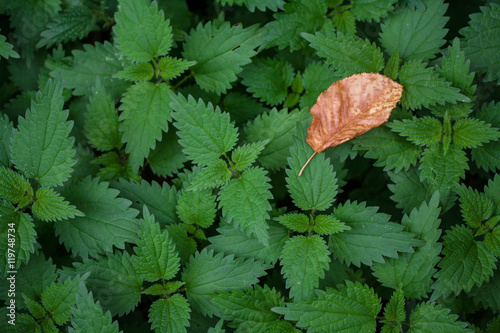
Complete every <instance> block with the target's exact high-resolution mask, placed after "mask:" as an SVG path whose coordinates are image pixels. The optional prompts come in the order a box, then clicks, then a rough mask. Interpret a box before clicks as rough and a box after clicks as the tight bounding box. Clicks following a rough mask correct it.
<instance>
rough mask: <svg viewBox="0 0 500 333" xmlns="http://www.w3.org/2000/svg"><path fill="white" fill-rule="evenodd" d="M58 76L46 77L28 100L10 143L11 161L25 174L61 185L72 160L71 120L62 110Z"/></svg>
mask: <svg viewBox="0 0 500 333" xmlns="http://www.w3.org/2000/svg"><path fill="white" fill-rule="evenodd" d="M62 90H63V87H62V80H61V79H60V78H59V79H57V80H56V81H53V80H50V79H49V80H48V81H47V84H46V85H45V89H44V90H43V91H39V92H38V93H37V94H36V97H35V99H34V100H32V102H31V109H30V110H28V111H27V112H26V115H25V117H24V118H19V123H18V126H17V130H15V131H14V133H13V136H12V142H11V146H10V150H11V156H12V161H13V163H14V165H15V166H16V168H17V169H19V170H21V171H22V172H23V173H24V174H25V175H26V176H27V177H29V178H35V179H36V180H37V181H38V182H39V183H40V184H41V185H42V186H56V185H62V184H63V183H64V182H65V181H66V180H68V178H69V176H70V174H71V172H72V171H73V165H74V164H75V163H76V161H75V159H74V156H75V150H74V149H73V145H74V141H75V140H74V138H72V137H69V133H70V131H71V128H72V127H73V123H72V122H68V121H67V119H68V114H69V112H68V111H67V110H63V104H64V99H63V96H62Z"/></svg>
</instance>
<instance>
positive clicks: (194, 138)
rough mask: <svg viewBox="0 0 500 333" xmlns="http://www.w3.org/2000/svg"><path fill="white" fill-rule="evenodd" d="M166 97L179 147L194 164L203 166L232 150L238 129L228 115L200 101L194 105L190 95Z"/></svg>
mask: <svg viewBox="0 0 500 333" xmlns="http://www.w3.org/2000/svg"><path fill="white" fill-rule="evenodd" d="M169 96H170V99H171V100H172V102H171V103H170V106H171V107H172V108H173V109H174V110H175V112H174V113H173V117H174V119H175V120H176V121H175V122H174V126H175V127H176V128H177V129H178V130H179V131H178V132H177V135H178V136H179V138H180V144H181V145H182V146H183V147H184V150H183V151H184V153H185V154H186V155H187V156H188V157H189V158H190V159H191V160H192V161H193V162H195V163H197V164H202V165H206V164H208V163H209V162H212V161H213V160H216V159H218V158H219V157H220V156H221V155H222V154H224V153H225V152H227V151H230V150H231V149H232V148H233V147H234V145H235V144H236V141H237V139H238V130H237V129H236V128H235V127H234V125H233V123H232V122H231V118H230V117H229V114H228V113H226V112H221V110H220V108H219V107H218V106H216V107H215V109H214V107H213V105H212V103H208V104H207V105H206V104H205V103H203V101H202V100H201V99H200V100H198V102H196V100H195V99H194V98H193V97H192V96H191V95H189V96H188V99H187V100H186V98H185V97H184V96H182V95H181V94H178V95H175V94H174V93H172V92H169Z"/></svg>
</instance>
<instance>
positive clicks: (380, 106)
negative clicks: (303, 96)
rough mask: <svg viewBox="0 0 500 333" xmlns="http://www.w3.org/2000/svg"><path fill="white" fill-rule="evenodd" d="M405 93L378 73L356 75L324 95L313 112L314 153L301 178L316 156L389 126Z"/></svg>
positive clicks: (309, 139)
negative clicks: (393, 110) (390, 116)
mask: <svg viewBox="0 0 500 333" xmlns="http://www.w3.org/2000/svg"><path fill="white" fill-rule="evenodd" d="M402 93H403V86H402V85H400V84H398V83H396V82H394V81H393V80H391V79H390V78H388V77H386V76H384V75H382V74H378V73H361V74H354V75H352V76H350V77H348V78H345V79H342V80H339V81H337V82H335V83H334V84H332V85H331V86H330V87H329V88H328V89H327V90H325V91H324V92H322V93H321V94H320V95H319V97H318V100H317V101H316V104H314V105H313V107H312V108H311V111H310V112H311V113H312V114H313V116H314V117H313V120H312V122H311V125H310V126H309V131H308V135H307V143H309V145H311V147H312V148H313V149H314V153H313V154H312V155H311V157H309V159H308V160H307V162H306V163H305V164H304V166H303V167H302V169H300V172H299V176H300V175H301V174H302V171H303V170H304V168H305V167H306V165H307V164H308V163H309V161H310V160H311V159H312V158H313V156H314V155H315V154H316V153H321V152H322V151H323V150H325V149H326V148H329V147H334V146H337V145H340V144H341V143H344V142H346V141H348V140H351V139H352V138H354V137H356V136H358V135H361V134H363V133H365V132H367V131H369V130H370V129H372V128H374V127H377V126H380V125H382V124H383V123H385V122H386V121H387V119H388V118H389V115H390V114H391V111H392V109H394V107H395V106H396V104H397V103H398V102H399V99H400V98H401V95H402Z"/></svg>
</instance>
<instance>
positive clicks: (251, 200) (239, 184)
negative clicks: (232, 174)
mask: <svg viewBox="0 0 500 333" xmlns="http://www.w3.org/2000/svg"><path fill="white" fill-rule="evenodd" d="M269 181H270V179H269V178H268V177H267V171H265V170H264V169H262V168H259V167H252V168H248V169H247V170H245V171H243V173H242V174H241V176H240V177H239V178H234V179H231V180H230V181H229V182H228V183H227V185H225V186H224V187H222V188H221V190H220V191H219V207H221V208H222V216H223V217H224V218H225V219H226V220H227V221H228V222H229V223H232V224H233V225H234V226H235V227H236V228H238V229H241V230H243V231H245V232H246V233H247V234H249V235H255V236H256V237H257V239H258V240H259V241H260V242H262V243H263V244H264V245H267V244H268V239H269V233H268V232H267V229H268V228H269V226H268V224H267V222H266V220H267V219H269V211H270V210H271V205H270V204H269V200H270V199H272V198H273V195H272V194H271V191H269V189H270V188H271V185H270V184H269Z"/></svg>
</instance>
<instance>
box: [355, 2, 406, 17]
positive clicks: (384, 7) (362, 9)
mask: <svg viewBox="0 0 500 333" xmlns="http://www.w3.org/2000/svg"><path fill="white" fill-rule="evenodd" d="M396 2H397V0H358V1H355V2H353V3H352V7H351V12H352V14H353V15H354V17H355V18H356V19H357V20H361V21H376V22H379V21H380V19H381V18H384V17H386V16H387V14H388V13H389V12H390V11H392V10H393V8H394V3H396Z"/></svg>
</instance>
